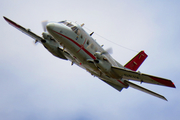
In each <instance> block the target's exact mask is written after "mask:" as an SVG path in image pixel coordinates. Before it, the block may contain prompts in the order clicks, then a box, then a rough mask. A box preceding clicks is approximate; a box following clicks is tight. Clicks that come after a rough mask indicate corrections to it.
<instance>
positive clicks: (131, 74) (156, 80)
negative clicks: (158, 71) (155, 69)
mask: <svg viewBox="0 0 180 120" xmlns="http://www.w3.org/2000/svg"><path fill="white" fill-rule="evenodd" d="M111 68H112V70H113V71H114V72H115V73H116V74H117V75H119V77H121V78H123V79H128V80H135V81H139V82H144V83H151V84H156V85H162V86H167V87H173V88H175V85H174V83H173V82H172V81H171V80H168V79H165V78H160V77H156V76H152V75H147V74H143V73H140V72H135V71H131V70H127V69H123V68H119V67H111Z"/></svg>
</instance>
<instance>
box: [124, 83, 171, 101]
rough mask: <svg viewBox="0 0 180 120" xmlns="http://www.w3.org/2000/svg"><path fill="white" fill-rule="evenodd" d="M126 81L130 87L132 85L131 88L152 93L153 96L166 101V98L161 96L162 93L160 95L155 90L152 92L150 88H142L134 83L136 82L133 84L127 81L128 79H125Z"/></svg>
mask: <svg viewBox="0 0 180 120" xmlns="http://www.w3.org/2000/svg"><path fill="white" fill-rule="evenodd" d="M126 83H127V84H128V85H129V86H130V87H132V88H134V89H137V90H140V91H142V92H145V93H148V94H150V95H153V96H155V97H158V98H161V99H163V100H166V101H167V99H166V98H165V97H164V96H162V95H160V94H158V93H155V92H153V91H151V90H148V89H146V88H143V87H141V86H139V85H136V84H134V83H132V82H129V81H126Z"/></svg>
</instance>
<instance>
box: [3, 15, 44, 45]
mask: <svg viewBox="0 0 180 120" xmlns="http://www.w3.org/2000/svg"><path fill="white" fill-rule="evenodd" d="M3 17H4V16H3ZM4 19H5V20H6V21H7V22H8V23H9V24H10V25H12V26H13V27H15V28H17V29H18V30H20V31H21V32H23V33H25V34H26V35H28V36H30V37H31V38H33V39H35V40H36V41H38V42H43V41H45V40H44V39H43V38H42V37H40V36H38V35H36V34H35V33H33V32H31V30H30V29H26V28H24V27H22V26H21V25H19V24H17V23H15V22H14V21H12V20H10V19H8V18H6V17H4Z"/></svg>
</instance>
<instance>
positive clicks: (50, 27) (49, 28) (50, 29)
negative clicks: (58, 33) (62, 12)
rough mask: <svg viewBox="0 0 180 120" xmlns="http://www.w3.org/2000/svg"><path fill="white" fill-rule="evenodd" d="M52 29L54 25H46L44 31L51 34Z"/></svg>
mask: <svg viewBox="0 0 180 120" xmlns="http://www.w3.org/2000/svg"><path fill="white" fill-rule="evenodd" d="M53 28H54V23H48V24H47V25H46V29H47V30H48V32H51V31H52V30H53Z"/></svg>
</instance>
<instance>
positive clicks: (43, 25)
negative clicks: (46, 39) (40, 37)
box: [42, 20, 48, 32]
mask: <svg viewBox="0 0 180 120" xmlns="http://www.w3.org/2000/svg"><path fill="white" fill-rule="evenodd" d="M47 24H48V21H47V20H45V21H42V27H43V30H44V32H46V31H47V30H46V25H47Z"/></svg>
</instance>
